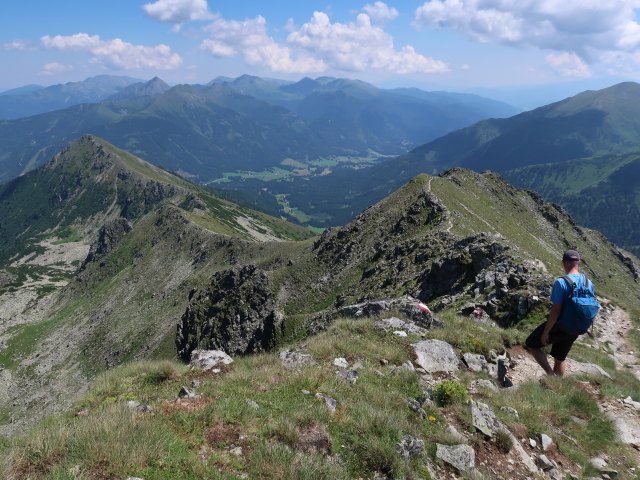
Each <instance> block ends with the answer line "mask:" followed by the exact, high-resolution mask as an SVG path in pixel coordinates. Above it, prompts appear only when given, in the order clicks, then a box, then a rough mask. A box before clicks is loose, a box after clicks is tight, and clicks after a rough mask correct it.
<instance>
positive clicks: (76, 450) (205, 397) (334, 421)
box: [0, 316, 640, 480]
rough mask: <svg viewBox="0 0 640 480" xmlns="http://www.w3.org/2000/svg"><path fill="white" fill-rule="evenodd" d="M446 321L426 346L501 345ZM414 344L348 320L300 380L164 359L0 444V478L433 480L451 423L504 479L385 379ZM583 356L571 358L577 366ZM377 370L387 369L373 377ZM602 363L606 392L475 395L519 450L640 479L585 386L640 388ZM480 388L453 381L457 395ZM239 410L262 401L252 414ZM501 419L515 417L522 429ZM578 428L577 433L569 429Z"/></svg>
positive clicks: (318, 348)
mask: <svg viewBox="0 0 640 480" xmlns="http://www.w3.org/2000/svg"><path fill="white" fill-rule="evenodd" d="M446 320H447V328H446V329H444V330H433V331H431V332H430V334H429V336H430V337H432V338H445V339H447V340H450V341H451V339H453V343H454V345H455V346H456V350H457V351H458V352H464V351H469V350H468V346H469V345H474V348H475V351H477V352H478V353H484V354H487V353H488V350H489V349H499V348H501V347H502V345H503V342H505V341H506V340H507V338H508V337H505V335H504V331H502V330H500V329H496V328H492V327H487V326H480V325H477V324H472V325H470V324H469V323H468V320H465V319H462V318H457V317H454V316H447V318H446ZM461 331H464V334H463V335H462V336H461V335H460V332H461ZM473 339H475V341H471V340H473ZM478 339H480V340H479V342H478ZM416 340H419V338H418V337H412V336H410V337H407V338H400V337H396V336H394V335H391V334H388V333H387V334H385V333H381V332H379V331H377V330H375V329H374V328H373V327H372V325H371V320H368V319H365V320H357V321H354V320H345V321H338V322H336V323H335V324H334V325H333V326H332V327H331V329H330V330H329V331H327V332H326V333H322V334H320V335H318V336H316V337H314V338H313V340H312V341H304V342H302V343H300V344H298V345H297V348H299V349H301V350H302V351H304V352H305V353H308V354H311V355H312V356H313V358H314V359H315V360H316V361H317V362H318V365H313V366H307V367H303V368H301V369H298V370H289V369H287V368H284V367H283V366H282V365H281V364H280V361H279V360H278V358H277V356H276V355H275V354H273V353H271V354H263V355H254V356H250V357H244V358H237V359H236V361H235V363H234V364H232V365H231V366H230V368H228V369H226V371H225V373H224V374H222V375H217V376H216V375H210V374H201V373H199V372H198V371H192V372H190V371H186V370H185V368H184V367H183V366H182V365H179V364H174V363H170V362H166V361H163V362H142V363H135V364H131V365H128V366H124V367H121V368H118V369H115V370H113V371H110V372H107V373H105V374H104V375H102V376H100V377H99V378H98V379H97V381H96V383H95V384H94V385H93V387H92V388H91V390H90V391H89V392H88V393H87V394H86V395H85V396H84V397H83V398H81V399H79V400H78V401H77V402H76V403H75V405H74V408H73V409H71V410H70V411H68V412H66V413H64V414H62V415H59V416H56V417H53V418H51V419H49V420H48V421H47V422H46V423H45V424H44V425H43V426H42V427H40V428H38V429H36V430H34V431H33V432H31V433H29V434H28V435H26V436H24V437H21V438H15V439H13V440H11V441H5V442H4V445H2V444H0V451H2V452H3V456H2V457H1V458H2V460H0V472H2V474H3V478H7V479H8V480H9V479H14V478H16V479H17V478H22V477H21V476H25V475H28V476H29V477H30V478H32V479H34V480H36V479H38V480H39V479H45V478H50V479H53V478H56V479H62V478H65V479H66V478H77V475H82V476H86V477H88V478H94V477H95V478H103V477H104V478H125V477H127V476H138V477H142V478H146V479H149V480H155V479H167V480H168V479H172V480H173V479H185V480H186V479H193V480H195V479H235V478H238V475H240V474H241V473H248V474H249V478H264V479H281V478H291V479H301V480H302V479H305V480H306V479H332V480H333V479H351V478H371V476H372V475H373V474H374V472H379V473H384V474H387V475H390V476H392V477H394V478H406V479H418V478H432V477H430V476H429V472H428V470H427V468H426V466H425V464H430V465H431V467H432V468H433V467H434V466H435V463H437V462H436V461H435V458H434V457H435V450H436V443H441V444H450V445H453V444H458V443H459V441H458V440H456V439H455V437H453V436H452V435H451V434H450V433H449V432H448V430H447V426H448V425H449V424H452V425H454V426H455V427H456V428H457V429H458V430H459V431H462V432H465V434H466V435H468V436H469V438H470V443H471V445H472V446H473V447H474V449H475V450H476V451H477V452H480V451H484V452H485V455H486V456H485V459H487V460H488V462H487V463H486V464H484V465H481V466H479V468H480V470H481V471H485V472H487V469H488V468H489V467H493V468H494V469H495V468H498V470H499V471H501V472H505V470H504V462H503V463H502V467H500V466H498V465H499V464H498V463H497V462H498V461H500V460H501V459H504V457H503V452H501V451H500V450H499V448H500V447H499V446H498V445H504V443H503V444H498V445H497V444H496V443H494V442H488V441H486V440H485V439H484V437H483V436H482V435H481V434H480V433H476V432H475V429H474V428H473V427H472V426H471V423H470V414H469V407H468V405H464V404H453V405H438V404H436V405H432V406H427V407H424V408H425V411H426V412H425V413H426V416H425V418H420V417H419V416H418V415H417V414H416V413H415V412H413V411H412V410H411V409H410V408H408V405H407V401H406V399H407V398H414V399H416V398H419V397H420V396H421V395H422V394H423V390H422V389H423V387H422V385H421V384H420V382H419V379H418V376H417V375H416V374H415V373H409V372H404V373H402V372H401V373H399V374H393V373H391V371H392V369H393V367H394V366H397V365H400V364H402V363H403V362H405V361H407V360H411V359H412V356H411V353H410V351H411V349H410V346H409V344H410V343H412V342H415V341H416ZM467 340H469V341H467ZM584 350H586V351H589V350H590V349H584ZM581 351H582V347H577V348H576V355H580V352H581ZM336 357H346V358H347V359H348V361H349V362H350V364H354V363H355V362H360V363H361V364H362V368H361V369H360V370H359V372H360V377H359V379H358V381H357V383H356V384H355V385H353V386H352V385H349V384H346V383H344V382H341V381H338V380H336V379H335V376H334V375H335V371H336V367H334V366H333V365H332V362H333V359H334V358H336ZM382 358H384V359H386V360H388V361H389V362H390V364H389V366H387V367H383V366H380V363H379V361H380V359H382ZM601 360H602V361H601V362H600V363H602V364H603V366H604V367H605V368H606V369H607V370H608V371H609V372H610V373H611V374H612V375H613V380H611V381H609V380H604V379H601V378H598V379H593V380H592V379H589V378H588V377H584V376H583V377H579V378H567V379H562V380H555V379H549V380H548V381H546V382H545V383H544V384H540V383H537V382H535V383H530V384H525V385H523V386H521V387H520V388H519V389H518V390H511V391H505V390H502V391H500V392H492V391H491V390H487V389H481V391H480V394H479V395H478V397H479V398H480V400H481V401H482V402H484V403H487V404H488V405H490V406H491V408H492V409H493V410H494V412H495V413H496V415H497V416H498V418H499V419H500V420H501V421H502V422H503V423H504V424H505V425H506V426H507V428H509V429H510V430H512V431H513V432H516V438H518V439H519V438H520V437H526V436H528V437H530V438H535V437H537V436H538V435H539V434H541V433H546V434H548V435H550V436H551V437H552V438H553V439H554V442H555V443H556V445H557V451H556V453H555V454H554V455H558V454H560V455H561V456H562V458H563V467H564V468H565V469H566V468H571V469H573V471H576V470H577V468H580V469H581V470H582V473H583V474H584V475H587V476H588V475H593V474H595V473H596V472H595V471H594V470H593V469H592V467H591V466H590V465H589V458H590V457H592V456H594V455H602V454H604V453H606V454H607V455H608V462H609V465H610V466H611V467H612V468H614V469H616V470H618V471H619V472H620V474H619V475H618V477H617V478H620V479H621V480H630V479H633V478H637V477H635V476H634V474H633V473H632V471H631V470H630V469H631V468H632V467H637V465H634V463H633V460H631V459H632V458H634V455H633V453H631V451H630V450H629V447H625V446H623V445H621V444H619V443H617V442H616V441H615V434H614V429H613V425H612V422H611V421H610V420H608V419H606V417H604V416H603V415H602V414H601V413H600V411H599V410H598V407H597V404H596V401H595V400H594V399H593V398H592V397H590V396H589V395H588V394H587V393H586V392H585V390H584V388H585V383H587V384H588V382H591V385H596V384H600V385H601V390H602V392H603V394H604V397H603V398H605V399H606V398H607V397H608V396H610V397H611V398H609V399H610V400H612V399H615V398H619V396H620V395H623V396H624V395H631V396H632V397H633V398H634V399H635V400H640V397H638V391H640V383H639V382H638V380H637V379H633V378H630V377H629V375H627V374H626V373H625V372H623V371H616V370H615V368H614V367H612V365H611V363H609V362H607V361H606V355H604V356H603V357H602V358H601ZM376 371H381V372H382V373H383V375H379V374H378V373H376ZM478 376H479V377H480V378H483V375H482V374H480V375H478ZM478 376H476V375H475V374H472V373H470V372H463V371H461V372H460V373H459V374H458V377H459V379H460V382H461V383H462V384H463V385H468V384H469V383H470V382H471V381H472V380H474V379H476V378H478ZM192 379H195V380H199V381H200V382H201V385H200V386H198V387H196V391H197V392H198V394H200V395H201V396H200V397H199V398H198V399H197V400H193V401H188V400H176V399H175V397H174V395H175V394H176V393H177V392H178V390H179V389H180V388H181V386H182V385H188V384H189V383H190V381H191V380H192ZM578 380H580V381H582V382H580V381H578ZM585 381H586V382H585ZM303 390H306V391H309V392H310V394H305V393H304V392H303ZM316 392H321V393H323V394H325V395H328V396H330V397H332V398H334V399H336V400H337V401H338V408H337V411H336V413H335V414H331V413H330V412H329V411H328V410H327V409H326V407H325V405H324V401H323V400H322V399H320V398H317V397H315V395H314V394H315V393H316ZM127 400H135V401H139V402H145V403H148V404H149V405H151V407H152V408H153V411H152V412H151V413H146V414H141V413H139V412H136V411H135V410H131V409H129V408H128V407H127V406H126V405H125V402H126V401H127ZM245 400H252V401H254V402H256V403H257V404H258V405H259V410H258V411H255V410H254V409H253V408H252V407H251V406H250V405H248V404H247V403H246V402H245ZM501 407H511V408H515V409H516V410H517V411H518V413H519V418H516V417H514V416H512V415H511V414H510V413H508V412H506V411H504V410H502V409H501ZM550 411H552V412H553V414H550V413H549V412H550ZM78 412H81V414H78ZM576 417H578V418H580V419H581V421H580V422H577V421H575V420H573V418H576ZM308 431H314V432H316V436H315V441H316V445H317V446H318V448H319V449H318V450H313V449H312V450H310V451H309V450H307V448H308V443H305V432H308ZM559 432H561V433H562V434H560V433H559ZM405 435H412V436H414V437H417V438H420V439H422V440H424V441H425V452H426V457H425V458H420V457H413V458H411V459H410V460H405V459H404V458H402V457H401V456H400V455H399V454H398V453H397V450H396V445H397V444H398V442H399V441H400V440H401V439H402V438H403V436H405ZM308 441H309V440H308V437H307V440H306V442H308ZM506 444H508V442H507V443H506ZM305 445H307V446H305ZM237 446H240V447H241V448H242V453H241V454H239V455H235V454H233V453H231V449H232V448H234V447H237ZM440 466H441V467H443V466H444V465H443V464H442V463H441V464H440ZM577 466H579V467H577ZM73 475H76V477H73ZM465 478H479V477H478V476H474V477H465Z"/></svg>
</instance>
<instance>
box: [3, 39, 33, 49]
mask: <svg viewBox="0 0 640 480" xmlns="http://www.w3.org/2000/svg"><path fill="white" fill-rule="evenodd" d="M2 49H3V50H5V51H10V50H19V51H27V50H35V47H34V46H33V44H32V43H31V42H30V41H29V40H14V41H13V42H7V43H3V44H2Z"/></svg>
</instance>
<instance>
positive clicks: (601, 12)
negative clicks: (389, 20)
mask: <svg viewBox="0 0 640 480" xmlns="http://www.w3.org/2000/svg"><path fill="white" fill-rule="evenodd" d="M639 7H640V0H607V1H602V0H518V1H516V0H429V1H427V2H425V3H424V4H422V5H421V6H420V7H418V8H417V9H416V11H415V20H414V25H415V26H416V27H418V28H420V27H430V28H442V29H449V30H454V31H458V32H462V33H465V34H467V35H469V36H470V37H471V38H473V39H475V40H478V41H481V42H496V43H503V44H509V45H514V46H534V47H539V48H543V49H550V50H555V51H558V52H569V53H571V54H574V55H577V56H578V57H580V59H582V61H587V62H594V61H598V60H601V59H602V58H603V57H604V56H605V54H606V53H607V52H610V51H616V50H623V51H632V50H635V49H637V48H638V47H640V25H639V24H638V23H637V22H636V20H635V12H634V9H635V8H639ZM574 63H575V62H574Z"/></svg>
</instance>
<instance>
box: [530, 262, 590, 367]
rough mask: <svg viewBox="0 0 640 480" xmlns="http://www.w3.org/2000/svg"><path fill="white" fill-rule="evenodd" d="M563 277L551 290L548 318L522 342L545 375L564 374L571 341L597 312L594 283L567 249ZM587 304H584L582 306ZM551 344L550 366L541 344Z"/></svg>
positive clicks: (584, 330) (582, 330) (584, 329)
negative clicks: (551, 359)
mask: <svg viewBox="0 0 640 480" xmlns="http://www.w3.org/2000/svg"><path fill="white" fill-rule="evenodd" d="M562 266H563V268H564V271H565V273H566V276H564V277H560V278H557V279H556V281H555V282H554V284H553V289H552V290H551V303H552V304H553V306H552V307H551V312H549V317H548V318H547V321H546V322H544V323H543V324H542V325H539V326H538V327H537V328H536V329H535V330H534V331H533V332H531V334H530V335H529V337H528V338H527V340H526V341H525V348H526V349H527V350H528V351H529V353H531V355H532V356H533V358H534V359H535V360H536V362H538V364H540V366H541V367H542V368H543V369H544V371H545V372H547V375H557V376H559V377H561V376H563V375H564V371H565V368H566V361H565V359H566V358H567V354H568V353H569V350H571V346H572V345H573V342H575V341H576V339H577V338H578V337H579V336H580V335H581V334H583V333H586V332H587V330H588V328H589V327H590V326H591V323H592V322H593V318H594V317H595V316H596V314H597V312H598V303H597V302H596V300H595V295H594V293H593V283H591V281H589V280H588V279H587V277H586V276H585V275H583V274H581V273H580V268H579V267H580V254H579V253H578V252H577V251H575V250H567V251H566V252H565V253H564V255H563V256H562ZM585 305H586V306H585ZM546 345H552V347H551V352H550V353H551V356H552V357H553V358H554V359H555V363H554V365H553V368H551V365H549V361H548V360H547V354H546V353H545V352H543V351H542V347H544V346H546Z"/></svg>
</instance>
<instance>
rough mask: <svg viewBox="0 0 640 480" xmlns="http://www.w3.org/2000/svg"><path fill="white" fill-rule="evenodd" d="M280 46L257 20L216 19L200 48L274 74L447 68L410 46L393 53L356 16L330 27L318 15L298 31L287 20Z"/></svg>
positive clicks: (389, 42) (380, 33)
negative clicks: (287, 33)
mask: <svg viewBox="0 0 640 480" xmlns="http://www.w3.org/2000/svg"><path fill="white" fill-rule="evenodd" d="M287 29H288V30H289V32H290V33H289V35H288V36H287V40H286V43H278V42H277V41H276V40H274V39H273V38H272V37H271V36H269V34H268V32H267V21H266V20H265V19H264V17H262V16H258V17H256V18H253V19H247V20H244V21H237V20H225V19H223V18H222V17H219V18H216V19H215V20H214V21H213V22H212V23H211V24H210V25H209V26H207V27H206V29H205V30H206V31H207V32H208V34H209V38H207V39H205V40H204V41H203V42H202V43H201V45H200V47H201V48H202V49H203V50H205V51H207V52H209V53H211V54H213V55H215V56H219V57H229V56H232V55H242V56H243V57H244V59H245V61H246V62H247V63H248V64H249V65H253V66H264V67H267V68H269V69H270V70H272V71H274V72H284V73H309V72H324V71H326V70H329V69H333V70H341V71H349V72H355V71H364V70H370V69H378V70H385V71H388V72H394V73H398V74H407V73H416V72H422V73H427V72H428V73H430V72H445V71H448V67H447V65H446V64H445V63H444V62H442V61H440V60H434V59H432V58H427V57H424V56H422V55H420V54H419V53H417V52H416V51H415V49H414V48H413V47H412V46H409V45H407V46H404V47H402V48H401V49H400V50H396V49H395V47H394V45H393V37H391V35H389V34H388V33H387V32H385V31H384V30H383V29H382V28H380V27H379V26H374V25H372V24H371V17H369V15H367V14H364V13H361V14H359V15H358V16H357V18H356V21H355V22H350V23H346V24H342V23H331V21H330V19H329V16H328V15H327V14H326V13H323V12H314V14H313V17H312V18H311V19H310V20H309V21H308V22H307V23H305V24H304V25H302V26H301V27H299V28H298V27H296V26H295V25H294V24H293V23H292V22H288V24H287Z"/></svg>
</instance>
